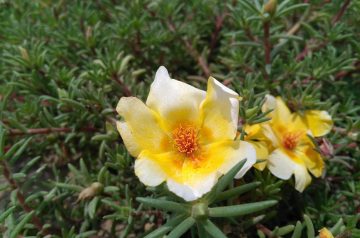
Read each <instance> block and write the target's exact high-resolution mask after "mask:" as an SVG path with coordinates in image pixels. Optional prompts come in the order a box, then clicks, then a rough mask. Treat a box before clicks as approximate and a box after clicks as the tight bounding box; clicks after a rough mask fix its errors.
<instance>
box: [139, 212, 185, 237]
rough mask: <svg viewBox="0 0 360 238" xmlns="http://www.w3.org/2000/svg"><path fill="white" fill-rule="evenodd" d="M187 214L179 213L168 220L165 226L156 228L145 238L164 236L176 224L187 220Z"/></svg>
mask: <svg viewBox="0 0 360 238" xmlns="http://www.w3.org/2000/svg"><path fill="white" fill-rule="evenodd" d="M186 217H187V215H177V216H176V217H174V218H172V219H171V220H169V221H168V222H166V223H165V224H164V225H163V226H161V227H159V228H158V229H156V230H154V231H153V232H151V233H149V234H147V235H146V236H145V237H144V238H158V237H163V235H165V234H166V233H168V232H169V231H171V230H172V229H173V228H174V226H176V225H179V224H180V222H182V221H183V220H185V219H186Z"/></svg>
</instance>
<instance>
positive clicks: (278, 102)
mask: <svg viewBox="0 0 360 238" xmlns="http://www.w3.org/2000/svg"><path fill="white" fill-rule="evenodd" d="M269 109H272V110H273V111H272V112H271V113H270V114H269V116H270V117H271V120H270V121H269V122H266V123H262V124H261V133H262V134H263V135H264V136H265V137H266V140H265V141H268V142H270V143H271V145H270V146H269V147H268V149H269V156H268V158H267V167H268V168H269V170H270V171H271V173H272V174H274V175H275V176H276V177H278V178H280V179H284V180H287V179H289V178H290V177H291V176H292V175H295V188H296V189H297V190H298V191H300V192H302V191H303V190H304V189H305V188H306V186H307V185H309V184H310V182H311V176H310V174H309V172H308V171H310V173H311V174H313V175H314V176H315V177H319V176H320V175H321V174H322V171H323V169H324V162H323V159H322V158H321V156H320V154H319V153H318V152H317V151H315V145H314V144H313V142H312V141H311V139H310V138H309V137H308V136H309V135H310V136H313V137H318V136H323V135H325V134H327V133H328V132H329V131H330V130H331V127H332V120H331V117H330V115H329V114H328V113H327V112H325V111H316V110H311V111H305V113H304V114H303V115H300V114H298V113H291V112H290V110H289V108H288V107H287V106H286V104H285V103H284V101H283V100H282V99H281V98H280V97H277V98H275V97H273V96H271V95H267V97H266V102H265V104H264V105H263V108H262V110H263V111H268V110H269ZM255 126H256V125H255ZM248 130H249V129H248Z"/></svg>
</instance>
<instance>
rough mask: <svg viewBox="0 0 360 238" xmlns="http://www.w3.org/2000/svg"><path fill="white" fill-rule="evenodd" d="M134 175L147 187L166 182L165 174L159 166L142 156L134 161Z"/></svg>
mask: <svg viewBox="0 0 360 238" xmlns="http://www.w3.org/2000/svg"><path fill="white" fill-rule="evenodd" d="M135 174H136V176H137V177H138V178H139V179H140V181H141V182H142V183H143V184H145V185H147V186H158V185H159V184H161V183H162V182H164V181H165V180H166V174H165V173H164V171H163V170H162V169H161V168H160V166H159V165H158V164H156V163H155V162H154V161H153V160H151V159H148V158H146V156H142V154H140V155H139V158H137V159H136V160H135Z"/></svg>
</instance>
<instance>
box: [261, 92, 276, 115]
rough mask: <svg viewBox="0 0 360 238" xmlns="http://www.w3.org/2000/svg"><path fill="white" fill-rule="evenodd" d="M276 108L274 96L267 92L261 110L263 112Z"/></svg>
mask: <svg viewBox="0 0 360 238" xmlns="http://www.w3.org/2000/svg"><path fill="white" fill-rule="evenodd" d="M275 108H276V98H275V97H274V96H273V95H270V94H267V95H266V96H265V103H264V104H263V106H262V108H261V110H262V111H263V112H266V111H269V110H274V109H275Z"/></svg>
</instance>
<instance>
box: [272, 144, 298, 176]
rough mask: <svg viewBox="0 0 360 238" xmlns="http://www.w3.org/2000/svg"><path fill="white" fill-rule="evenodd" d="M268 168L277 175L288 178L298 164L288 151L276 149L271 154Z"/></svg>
mask: <svg viewBox="0 0 360 238" xmlns="http://www.w3.org/2000/svg"><path fill="white" fill-rule="evenodd" d="M268 168H269V170H270V172H271V173H272V174H273V175H275V176H276V177H278V178H280V179H284V180H287V179H289V178H290V177H291V175H292V174H293V173H294V171H295V169H296V168H297V164H296V163H295V162H294V161H292V159H291V158H290V157H289V156H288V155H287V154H286V153H284V152H282V151H281V150H280V149H276V150H274V151H273V152H272V153H271V154H270V155H269V159H268Z"/></svg>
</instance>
